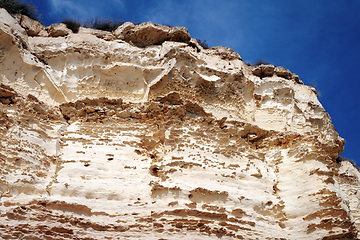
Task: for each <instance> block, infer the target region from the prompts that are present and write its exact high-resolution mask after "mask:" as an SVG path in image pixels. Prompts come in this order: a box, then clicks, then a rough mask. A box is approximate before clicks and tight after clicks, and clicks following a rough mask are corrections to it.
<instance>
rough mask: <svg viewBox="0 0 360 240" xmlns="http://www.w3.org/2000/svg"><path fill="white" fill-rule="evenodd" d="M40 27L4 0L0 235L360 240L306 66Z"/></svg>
mask: <svg viewBox="0 0 360 240" xmlns="http://www.w3.org/2000/svg"><path fill="white" fill-rule="evenodd" d="M39 24H40V23H38V22H33V21H32V20H29V19H26V18H25V17H24V16H15V17H12V16H10V15H9V14H8V13H7V12H6V11H5V10H3V9H0V48H1V54H0V79H1V85H0V122H1V125H0V127H1V128H0V132H1V136H2V138H1V139H0V164H1V168H0V171H1V174H0V199H1V202H0V237H1V238H3V239H83V240H85V239H86V240H88V239H180V238H185V239H218V238H221V239H357V234H358V228H359V226H360V225H359V224H360V215H359V211H358V205H359V202H358V198H359V194H360V193H358V189H359V177H360V174H359V171H358V169H357V168H356V167H354V166H353V165H352V164H351V163H350V162H349V161H346V160H343V159H341V158H339V154H340V153H341V152H342V151H343V146H344V143H345V141H344V140H343V139H342V138H341V137H339V136H338V133H337V132H336V130H335V128H334V127H333V125H332V123H331V118H330V116H329V115H328V114H327V113H326V111H325V110H324V108H323V107H322V105H321V104H320V102H319V101H318V99H317V96H316V91H315V89H314V88H312V87H309V86H306V85H304V84H303V83H302V81H301V80H300V79H299V77H298V76H297V75H296V74H293V73H291V72H290V71H289V70H287V69H284V68H282V67H275V66H273V65H260V66H247V65H246V64H244V62H243V61H242V59H241V57H240V55H239V54H238V53H236V52H234V51H232V50H231V49H229V48H225V47H212V48H210V49H203V48H202V47H201V46H200V45H199V44H198V43H197V42H196V41H195V40H194V39H191V37H190V35H189V33H188V32H187V29H186V28H179V27H167V26H161V25H156V24H153V23H143V24H140V25H134V24H132V23H125V24H124V25H122V26H120V27H119V28H118V29H117V30H115V31H114V32H113V33H110V32H102V31H98V30H94V29H86V28H81V29H80V31H79V32H78V33H76V34H74V33H72V32H71V30H69V29H66V27H65V26H63V25H52V26H49V27H46V28H45V27H43V26H42V25H41V24H40V25H39ZM57 30H59V31H58V32H56V31H57ZM60 30H61V32H60Z"/></svg>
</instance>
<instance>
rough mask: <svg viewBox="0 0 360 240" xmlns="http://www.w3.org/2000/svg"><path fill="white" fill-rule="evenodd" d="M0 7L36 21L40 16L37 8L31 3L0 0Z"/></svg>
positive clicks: (16, 0)
mask: <svg viewBox="0 0 360 240" xmlns="http://www.w3.org/2000/svg"><path fill="white" fill-rule="evenodd" d="M0 8H5V9H6V11H8V13H10V14H16V13H20V14H22V15H26V16H28V17H29V18H31V19H34V20H37V21H39V18H40V16H39V15H38V10H37V9H36V7H35V6H34V5H32V3H24V2H21V1H18V0H0Z"/></svg>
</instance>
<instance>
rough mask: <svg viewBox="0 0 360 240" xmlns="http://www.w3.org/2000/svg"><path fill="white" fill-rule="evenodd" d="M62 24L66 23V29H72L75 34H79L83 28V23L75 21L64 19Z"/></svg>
mask: <svg viewBox="0 0 360 240" xmlns="http://www.w3.org/2000/svg"><path fill="white" fill-rule="evenodd" d="M61 22H62V23H65V25H66V27H67V28H68V29H71V31H72V32H73V33H77V32H79V28H80V26H81V23H80V22H79V21H77V20H74V19H64V20H62V21H61Z"/></svg>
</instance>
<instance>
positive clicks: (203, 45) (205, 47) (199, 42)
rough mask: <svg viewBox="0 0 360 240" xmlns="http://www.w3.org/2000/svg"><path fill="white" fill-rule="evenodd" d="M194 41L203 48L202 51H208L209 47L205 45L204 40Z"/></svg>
mask: <svg viewBox="0 0 360 240" xmlns="http://www.w3.org/2000/svg"><path fill="white" fill-rule="evenodd" d="M196 41H197V42H198V44H199V45H200V46H201V47H202V48H203V49H208V48H209V45H208V44H207V43H206V40H204V41H201V39H200V38H197V39H196Z"/></svg>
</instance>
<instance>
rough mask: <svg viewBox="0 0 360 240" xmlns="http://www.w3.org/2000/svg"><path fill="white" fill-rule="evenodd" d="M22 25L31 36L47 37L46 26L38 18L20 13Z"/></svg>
mask: <svg viewBox="0 0 360 240" xmlns="http://www.w3.org/2000/svg"><path fill="white" fill-rule="evenodd" d="M20 16H21V19H20V25H21V26H22V27H23V28H24V29H25V30H26V33H27V35H28V36H30V37H47V36H48V32H47V31H46V29H45V27H44V26H43V25H42V24H41V23H40V22H39V21H36V20H33V19H31V18H29V17H28V16H25V15H20Z"/></svg>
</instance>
